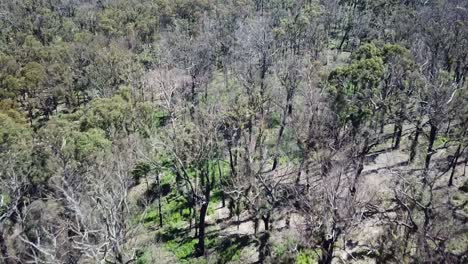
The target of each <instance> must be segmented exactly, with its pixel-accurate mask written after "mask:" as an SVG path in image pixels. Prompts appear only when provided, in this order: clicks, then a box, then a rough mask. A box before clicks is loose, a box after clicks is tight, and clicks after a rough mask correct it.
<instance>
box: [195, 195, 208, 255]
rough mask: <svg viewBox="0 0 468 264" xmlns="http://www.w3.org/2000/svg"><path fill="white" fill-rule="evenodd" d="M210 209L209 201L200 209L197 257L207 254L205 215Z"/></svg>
mask: <svg viewBox="0 0 468 264" xmlns="http://www.w3.org/2000/svg"><path fill="white" fill-rule="evenodd" d="M207 210H208V202H205V203H203V204H202V206H201V209H200V219H199V222H198V244H197V249H196V255H197V257H201V256H203V255H204V254H205V217H206V212H207Z"/></svg>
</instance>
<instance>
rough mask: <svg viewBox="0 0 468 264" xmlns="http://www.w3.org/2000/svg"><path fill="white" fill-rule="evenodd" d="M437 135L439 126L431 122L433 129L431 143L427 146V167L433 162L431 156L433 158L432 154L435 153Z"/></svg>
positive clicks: (430, 136)
mask: <svg viewBox="0 0 468 264" xmlns="http://www.w3.org/2000/svg"><path fill="white" fill-rule="evenodd" d="M436 136H437V127H436V126H435V125H433V124H431V131H430V133H429V145H428V147H427V154H426V162H425V168H426V169H428V168H429V165H430V164H431V158H432V155H433V154H434V153H433V151H434V149H433V147H434V142H435V140H436Z"/></svg>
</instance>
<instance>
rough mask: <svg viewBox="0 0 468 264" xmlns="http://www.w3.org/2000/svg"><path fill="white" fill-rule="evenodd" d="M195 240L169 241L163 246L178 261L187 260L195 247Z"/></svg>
mask: <svg viewBox="0 0 468 264" xmlns="http://www.w3.org/2000/svg"><path fill="white" fill-rule="evenodd" d="M197 241H198V240H197V239H187V240H184V239H182V240H180V241H177V240H171V241H168V242H167V243H166V244H165V245H166V247H167V249H169V250H170V251H171V252H172V253H174V255H175V256H176V257H177V259H179V260H184V259H187V258H188V257H190V256H192V254H193V252H194V249H195V245H196V244H197Z"/></svg>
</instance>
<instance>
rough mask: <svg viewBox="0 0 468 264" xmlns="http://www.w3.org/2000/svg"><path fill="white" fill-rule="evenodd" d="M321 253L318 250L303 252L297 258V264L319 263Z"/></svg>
mask: <svg viewBox="0 0 468 264" xmlns="http://www.w3.org/2000/svg"><path fill="white" fill-rule="evenodd" d="M319 255H320V252H317V251H316V250H312V249H309V250H301V251H300V252H299V254H298V255H297V257H296V264H315V263H318V259H319Z"/></svg>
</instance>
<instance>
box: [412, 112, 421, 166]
mask: <svg viewBox="0 0 468 264" xmlns="http://www.w3.org/2000/svg"><path fill="white" fill-rule="evenodd" d="M421 132H422V128H421V121H418V123H417V124H416V132H415V134H414V138H413V141H412V142H411V147H410V149H411V152H410V158H409V162H410V163H411V162H413V161H414V158H415V157H416V147H417V146H418V139H419V135H420V134H421Z"/></svg>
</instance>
